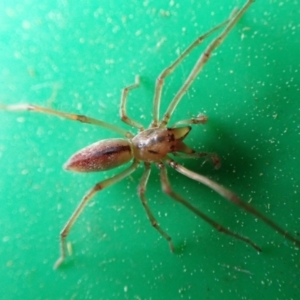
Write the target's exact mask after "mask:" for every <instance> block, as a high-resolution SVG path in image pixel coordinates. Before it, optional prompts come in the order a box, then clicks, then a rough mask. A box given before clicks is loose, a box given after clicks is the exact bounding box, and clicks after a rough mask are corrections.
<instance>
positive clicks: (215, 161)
mask: <svg viewBox="0 0 300 300" xmlns="http://www.w3.org/2000/svg"><path fill="white" fill-rule="evenodd" d="M172 154H173V155H174V156H176V157H180V158H194V159H195V158H205V160H204V162H203V163H202V164H204V163H206V161H208V160H210V161H211V162H212V163H213V165H214V167H215V169H220V167H221V160H220V158H219V156H218V155H217V154H216V153H211V152H194V153H180V152H174V153H172Z"/></svg>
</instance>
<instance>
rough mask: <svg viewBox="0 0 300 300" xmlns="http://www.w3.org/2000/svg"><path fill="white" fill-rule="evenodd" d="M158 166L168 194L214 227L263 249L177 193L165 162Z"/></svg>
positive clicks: (162, 182) (164, 188)
mask: <svg viewBox="0 0 300 300" xmlns="http://www.w3.org/2000/svg"><path fill="white" fill-rule="evenodd" d="M158 167H159V169H160V178H161V184H162V189H163V191H164V192H165V193H166V194H167V195H169V196H170V197H171V198H173V199H174V200H175V201H177V202H179V203H180V204H182V205H183V206H185V207H186V208H187V209H189V210H190V211H192V212H193V213H194V214H196V215H197V216H198V217H200V218H201V219H203V220H204V221H205V222H207V223H208V224H210V225H211V226H212V227H214V228H215V229H216V230H217V231H219V232H222V233H224V234H227V235H229V236H232V237H234V238H236V239H238V240H241V241H243V242H245V243H247V244H249V245H250V246H252V247H253V248H254V249H256V250H257V251H259V252H260V251H261V249H260V248H259V247H258V246H257V245H256V244H255V243H253V242H252V241H251V240H250V239H248V238H247V237H244V236H242V235H239V234H237V233H234V232H232V231H231V230H229V229H227V228H226V227H223V226H222V225H221V224H219V223H217V222H216V221H214V220H213V219H211V218H210V217H208V216H207V215H205V214H204V213H203V212H201V211H200V210H199V209H198V208H196V207H195V206H193V205H192V204H190V203H189V202H188V201H186V200H185V199H184V198H183V197H182V196H180V195H179V194H177V193H175V192H174V191H173V190H172V187H171V186H170V183H169V179H168V175H167V169H166V167H165V165H164V164H163V163H160V164H158Z"/></svg>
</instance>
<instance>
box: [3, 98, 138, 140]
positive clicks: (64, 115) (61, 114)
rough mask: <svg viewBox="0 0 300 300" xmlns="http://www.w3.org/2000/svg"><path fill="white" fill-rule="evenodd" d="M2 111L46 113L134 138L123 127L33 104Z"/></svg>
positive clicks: (4, 108)
mask: <svg viewBox="0 0 300 300" xmlns="http://www.w3.org/2000/svg"><path fill="white" fill-rule="evenodd" d="M0 109H3V110H10V111H23V110H24V111H26V110H29V111H34V112H39V113H44V114H49V115H54V116H57V117H61V118H63V119H69V120H73V121H79V122H82V123H88V124H92V125H96V126H100V127H104V128H106V129H108V130H111V131H114V132H116V133H118V134H121V135H123V136H125V137H127V138H131V137H133V134H132V133H130V132H129V131H126V130H124V129H122V128H121V127H118V126H116V125H113V124H109V123H107V122H104V121H101V120H97V119H94V118H90V117H87V116H84V115H76V114H70V113H65V112H62V111H58V110H54V109H51V108H46V107H42V106H38V105H33V104H26V103H24V104H13V105H4V104H0Z"/></svg>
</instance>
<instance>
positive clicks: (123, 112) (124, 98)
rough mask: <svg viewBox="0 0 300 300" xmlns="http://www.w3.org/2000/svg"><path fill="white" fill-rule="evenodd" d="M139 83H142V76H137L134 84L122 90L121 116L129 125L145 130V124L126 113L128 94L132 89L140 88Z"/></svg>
mask: <svg viewBox="0 0 300 300" xmlns="http://www.w3.org/2000/svg"><path fill="white" fill-rule="evenodd" d="M139 85H140V77H139V76H135V82H134V84H132V85H129V86H127V87H125V88H124V89H123V90H122V95H121V105H120V118H121V120H122V121H123V122H124V123H126V124H128V125H129V126H132V127H135V128H137V129H138V130H140V131H143V130H144V126H143V125H142V124H141V123H139V122H136V121H134V120H133V119H131V118H129V117H128V116H127V113H126V103H127V95H128V93H129V91H130V90H133V89H136V88H138V87H139Z"/></svg>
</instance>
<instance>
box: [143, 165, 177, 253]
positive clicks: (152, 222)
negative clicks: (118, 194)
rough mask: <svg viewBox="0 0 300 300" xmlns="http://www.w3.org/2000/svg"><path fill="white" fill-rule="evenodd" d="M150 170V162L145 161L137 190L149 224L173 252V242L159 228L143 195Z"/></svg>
mask: <svg viewBox="0 0 300 300" xmlns="http://www.w3.org/2000/svg"><path fill="white" fill-rule="evenodd" d="M150 172H151V168H150V164H149V163H146V162H145V171H144V174H143V176H142V178H141V181H140V185H139V192H138V193H139V196H140V199H141V201H142V204H143V207H144V209H145V211H146V213H147V216H148V219H149V221H150V222H151V225H152V226H153V227H154V228H155V229H156V230H157V231H158V232H159V233H160V235H161V236H162V237H163V238H165V239H166V240H167V241H168V243H169V246H170V250H171V251H172V252H174V246H173V242H172V239H171V237H170V236H169V235H168V234H167V233H166V232H164V231H163V230H162V229H161V227H160V226H159V224H158V222H157V221H156V219H155V217H154V216H153V214H152V212H151V210H150V208H149V205H148V202H147V199H146V196H145V192H146V186H147V183H148V179H149V176H150Z"/></svg>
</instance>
